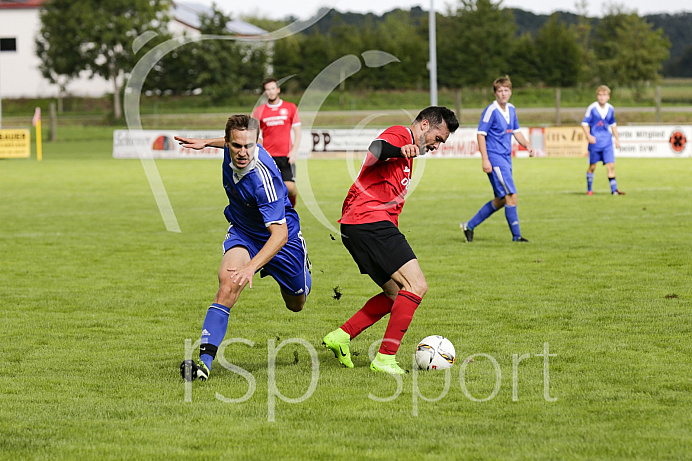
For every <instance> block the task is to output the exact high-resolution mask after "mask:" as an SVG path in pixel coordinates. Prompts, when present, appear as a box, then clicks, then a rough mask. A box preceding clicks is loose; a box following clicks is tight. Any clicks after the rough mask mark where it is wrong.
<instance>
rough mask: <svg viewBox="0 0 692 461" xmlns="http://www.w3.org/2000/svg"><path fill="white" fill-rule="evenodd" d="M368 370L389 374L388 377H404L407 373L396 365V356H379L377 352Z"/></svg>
mask: <svg viewBox="0 0 692 461" xmlns="http://www.w3.org/2000/svg"><path fill="white" fill-rule="evenodd" d="M370 369H371V370H372V371H377V372H381V373H389V374H390V375H405V374H406V373H407V372H406V370H404V369H402V368H401V367H400V366H399V364H398V363H396V355H387V354H380V353H379V352H378V353H377V355H376V356H375V360H373V361H372V363H371V364H370Z"/></svg>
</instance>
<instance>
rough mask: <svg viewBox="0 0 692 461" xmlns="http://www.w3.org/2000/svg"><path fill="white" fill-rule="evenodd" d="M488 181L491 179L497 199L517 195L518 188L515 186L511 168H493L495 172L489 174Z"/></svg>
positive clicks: (503, 166)
mask: <svg viewBox="0 0 692 461" xmlns="http://www.w3.org/2000/svg"><path fill="white" fill-rule="evenodd" d="M488 179H490V184H491V185H492V186H493V193H494V194H495V197H497V198H502V197H504V196H505V195H509V194H516V193H517V188H516V186H515V185H514V177H512V167H511V166H505V165H502V166H493V172H492V173H488Z"/></svg>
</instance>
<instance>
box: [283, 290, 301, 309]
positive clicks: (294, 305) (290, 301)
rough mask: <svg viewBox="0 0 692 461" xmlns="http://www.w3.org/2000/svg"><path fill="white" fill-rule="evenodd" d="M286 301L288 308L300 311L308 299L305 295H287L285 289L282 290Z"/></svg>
mask: <svg viewBox="0 0 692 461" xmlns="http://www.w3.org/2000/svg"><path fill="white" fill-rule="evenodd" d="M281 294H282V295H283V298H284V302H285V303H286V308H287V309H288V310H289V311H291V312H300V311H302V310H303V306H304V305H305V300H306V299H307V298H306V296H305V295H302V296H291V295H287V294H286V293H284V292H283V291H282V292H281Z"/></svg>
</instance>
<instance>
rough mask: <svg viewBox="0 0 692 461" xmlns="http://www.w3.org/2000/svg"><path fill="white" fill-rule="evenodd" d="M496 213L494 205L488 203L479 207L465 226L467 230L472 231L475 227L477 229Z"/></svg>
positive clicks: (491, 202) (490, 202)
mask: <svg viewBox="0 0 692 461" xmlns="http://www.w3.org/2000/svg"><path fill="white" fill-rule="evenodd" d="M496 211H497V208H495V205H493V201H492V200H491V201H489V202H488V203H486V204H485V205H483V206H482V207H481V209H480V210H478V213H476V216H474V217H473V218H471V220H470V221H469V222H468V223H467V224H466V225H467V226H468V228H469V229H471V230H473V229H475V228H476V227H478V226H479V225H480V224H481V223H482V222H483V221H485V220H486V219H488V218H489V217H490V215H492V214H493V213H495V212H496Z"/></svg>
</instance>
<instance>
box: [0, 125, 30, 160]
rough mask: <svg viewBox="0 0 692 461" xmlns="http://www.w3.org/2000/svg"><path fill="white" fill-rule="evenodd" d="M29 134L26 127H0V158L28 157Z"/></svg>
mask: <svg viewBox="0 0 692 461" xmlns="http://www.w3.org/2000/svg"><path fill="white" fill-rule="evenodd" d="M29 156H31V135H30V134H29V130H27V129H23V128H22V129H5V130H3V129H0V158H29Z"/></svg>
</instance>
